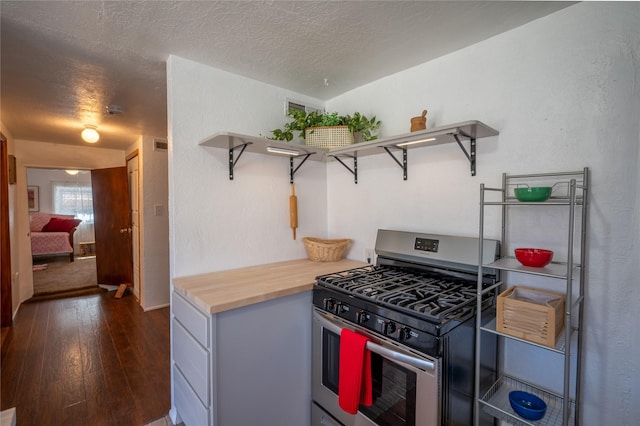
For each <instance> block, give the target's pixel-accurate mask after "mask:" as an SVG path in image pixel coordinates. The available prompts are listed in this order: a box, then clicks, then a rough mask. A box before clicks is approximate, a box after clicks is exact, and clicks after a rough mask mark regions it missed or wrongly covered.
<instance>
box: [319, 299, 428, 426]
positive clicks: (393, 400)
mask: <svg viewBox="0 0 640 426" xmlns="http://www.w3.org/2000/svg"><path fill="white" fill-rule="evenodd" d="M313 311H314V312H313V333H312V334H313V337H312V339H313V343H312V344H313V359H312V370H313V371H312V396H313V401H314V402H315V404H317V405H318V406H320V407H321V408H322V409H323V410H324V411H325V412H326V413H328V414H329V415H331V416H332V417H333V420H337V421H338V422H340V424H342V425H345V426H365V425H367V426H372V425H375V426H436V425H439V424H440V406H441V404H440V361H439V360H437V359H433V358H430V357H427V356H425V355H422V354H419V353H417V352H415V351H412V350H410V349H408V348H405V347H403V346H401V345H398V344H397V343H395V342H393V341H391V340H388V339H384V338H382V337H380V336H378V335H375V334H372V333H371V332H369V331H368V330H366V329H364V328H361V327H358V326H356V325H354V324H352V323H350V322H347V321H344V320H342V319H340V318H338V317H336V316H334V315H331V314H329V313H326V312H323V311H320V310H319V309H317V308H314V310H313ZM343 328H348V329H350V330H352V331H357V332H358V333H361V334H364V335H365V336H367V337H368V338H369V339H370V342H369V343H367V349H368V350H369V351H370V352H371V363H372V378H373V405H372V406H371V407H366V406H364V405H360V409H359V411H358V413H356V414H355V415H352V414H349V413H347V412H346V411H344V410H342V408H340V406H339V404H338V378H339V369H340V333H341V331H342V329H343ZM323 417H324V418H326V419H328V417H327V416H323ZM316 418H317V417H316ZM317 423H318V424H312V426H320V425H321V424H322V425H326V424H331V425H333V424H337V423H335V422H334V423H332V422H327V421H323V422H317Z"/></svg>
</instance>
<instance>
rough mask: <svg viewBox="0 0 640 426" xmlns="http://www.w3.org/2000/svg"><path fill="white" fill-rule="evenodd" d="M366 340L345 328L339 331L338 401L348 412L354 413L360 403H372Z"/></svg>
mask: <svg viewBox="0 0 640 426" xmlns="http://www.w3.org/2000/svg"><path fill="white" fill-rule="evenodd" d="M368 341H369V339H368V338H367V337H366V336H363V335H362V334H358V333H355V332H353V331H351V330H348V329H346V328H343V329H342V331H341V332H340V371H339V378H338V403H339V404H340V407H341V408H342V409H343V410H344V411H346V412H347V413H349V414H356V413H357V412H358V407H359V406H360V404H363V405H366V406H371V405H372V404H373V396H372V388H373V384H372V380H371V352H369V350H368V349H367V348H366V345H367V342H368Z"/></svg>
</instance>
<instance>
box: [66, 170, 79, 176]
mask: <svg viewBox="0 0 640 426" xmlns="http://www.w3.org/2000/svg"><path fill="white" fill-rule="evenodd" d="M65 172H67V174H68V175H71V176H75V175H77V174H78V173H80V170H65Z"/></svg>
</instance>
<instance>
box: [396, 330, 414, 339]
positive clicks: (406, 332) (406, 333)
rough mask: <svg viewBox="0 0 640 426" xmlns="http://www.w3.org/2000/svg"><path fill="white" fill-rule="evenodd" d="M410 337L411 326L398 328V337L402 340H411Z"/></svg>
mask: <svg viewBox="0 0 640 426" xmlns="http://www.w3.org/2000/svg"><path fill="white" fill-rule="evenodd" d="M409 337H411V329H410V328H409V327H402V328H399V329H398V339H400V340H401V341H402V340H409Z"/></svg>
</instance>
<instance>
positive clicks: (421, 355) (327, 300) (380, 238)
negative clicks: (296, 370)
mask: <svg viewBox="0 0 640 426" xmlns="http://www.w3.org/2000/svg"><path fill="white" fill-rule="evenodd" d="M479 244H480V240H479V239H477V238H469V237H457V236H451V235H435V234H424V233H415V232H403V231H390V230H379V231H378V234H377V238H376V254H377V256H378V257H377V262H376V264H375V266H374V265H368V266H365V267H361V268H356V269H351V270H347V271H343V272H338V273H334V274H328V275H322V276H319V277H317V281H316V284H315V286H314V290H313V305H314V308H313V311H314V312H313V336H312V339H313V360H312V363H313V372H312V396H313V404H312V425H313V426H319V425H324V426H327V425H329V426H331V425H336V426H337V425H345V426H351V425H358V426H359V425H376V426H434V425H470V424H472V423H473V407H474V404H473V394H474V377H475V374H474V356H475V349H474V345H475V319H476V314H475V313H476V294H477V291H476V289H477V283H478V276H477V265H478V256H479V255H478V253H479ZM483 253H484V255H485V256H486V259H483V263H488V262H490V261H493V260H495V258H496V257H497V256H498V253H499V245H498V242H497V241H495V240H484V241H483ZM483 274H484V276H483V277H482V282H483V285H484V286H489V285H492V284H494V283H495V282H497V280H498V279H499V276H498V271H494V270H487V269H485V268H483ZM494 303H495V294H492V295H487V296H484V298H483V302H482V305H483V312H485V311H488V310H489V309H492V308H493V306H494ZM344 329H347V330H351V331H355V332H356V333H359V334H362V335H364V336H366V337H367V338H368V342H367V343H366V349H367V350H368V351H369V352H370V353H371V377H372V381H373V404H372V405H371V406H366V405H362V404H361V405H360V406H359V409H358V412H357V413H356V414H355V415H352V414H349V413H347V412H346V411H344V410H343V409H341V408H340V406H339V404H338V379H339V374H340V356H341V355H340V335H341V332H342V330H344ZM496 352H497V342H496V344H492V345H483V352H482V354H481V358H482V360H481V364H482V366H483V367H482V369H481V370H482V371H481V374H480V380H481V381H485V380H486V381H492V380H493V379H494V376H495V371H496ZM481 424H492V420H491V419H490V418H489V417H487V418H486V419H484V418H481Z"/></svg>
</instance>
